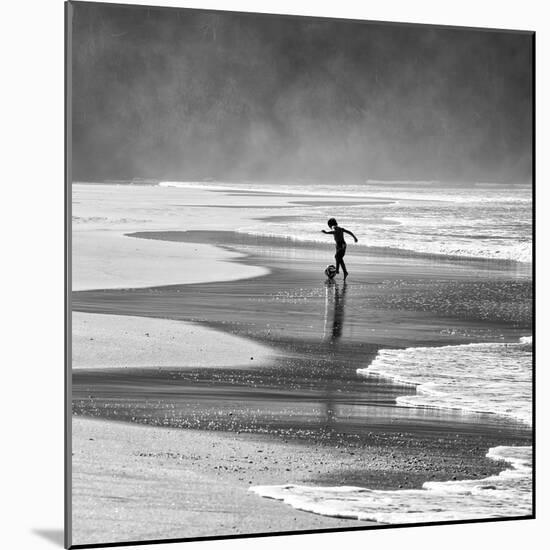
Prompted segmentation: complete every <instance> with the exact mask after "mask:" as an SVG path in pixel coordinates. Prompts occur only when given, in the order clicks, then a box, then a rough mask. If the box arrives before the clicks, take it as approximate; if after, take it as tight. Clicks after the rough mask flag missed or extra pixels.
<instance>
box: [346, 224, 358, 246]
mask: <svg viewBox="0 0 550 550" xmlns="http://www.w3.org/2000/svg"><path fill="white" fill-rule="evenodd" d="M342 231H343V232H344V233H347V234H348V235H351V236H352V237H353V238H354V240H355V242H357V237H356V236H355V235H354V234H353V233H352V232H351V231H348V230H347V229H344V228H343V227H342Z"/></svg>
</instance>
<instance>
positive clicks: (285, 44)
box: [65, 1, 535, 547]
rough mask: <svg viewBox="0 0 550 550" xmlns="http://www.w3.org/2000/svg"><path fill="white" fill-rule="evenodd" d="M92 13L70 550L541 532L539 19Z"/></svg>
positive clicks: (70, 159)
mask: <svg viewBox="0 0 550 550" xmlns="http://www.w3.org/2000/svg"><path fill="white" fill-rule="evenodd" d="M65 25H66V28H65V30H66V118H67V128H66V132H67V134H66V162H67V173H66V199H67V207H66V209H67V211H66V214H67V262H68V275H67V277H68V279H67V284H68V289H67V309H68V312H67V335H66V337H67V365H66V370H67V372H66V376H67V392H66V403H67V405H66V409H67V410H66V422H67V447H66V491H67V508H66V525H65V537H66V538H65V544H66V546H68V547H71V546H74V547H86V546H89V545H102V544H113V543H127V544H131V543H140V542H154V541H170V540H178V541H191V540H201V539H218V538H234V537H254V536H259V535H276V534H277V535H279V534H283V533H284V534H298V533H312V532H335V531H347V530H368V531H371V530H376V529H380V528H385V529H386V528H391V527H398V526H399V527H402V526H413V525H423V526H425V525H436V524H441V523H455V522H478V521H489V520H491V521H497V520H509V519H517V520H525V519H532V518H533V517H534V499H533V495H534V480H533V469H534V465H533V452H532V449H533V440H534V431H533V427H534V412H533V395H534V393H533V378H534V363H533V336H534V307H533V263H534V262H533V257H534V256H533V213H534V210H533V199H534V183H533V181H534V164H533V162H534V150H533V147H534V138H533V132H534V70H535V69H534V38H535V35H534V32H532V31H531V30H525V29H521V30H499V29H489V28H472V27H458V26H442V25H421V24H406V23H398V22H396V23H391V22H381V21H378V22H377V21H368V20H353V19H344V18H328V17H318V16H295V15H276V14H262V13H245V12H238V11H221V10H206V9H196V8H195V9H190V8H173V7H154V6H144V5H130V4H128V5H119V4H108V3H96V2H78V1H76V2H72V1H71V2H67V3H66V4H65ZM365 544H366V543H365Z"/></svg>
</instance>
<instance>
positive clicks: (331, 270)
mask: <svg viewBox="0 0 550 550" xmlns="http://www.w3.org/2000/svg"><path fill="white" fill-rule="evenodd" d="M325 275H326V276H327V277H328V278H329V279H334V276H335V275H336V266H334V265H332V264H330V265H327V268H326V269H325Z"/></svg>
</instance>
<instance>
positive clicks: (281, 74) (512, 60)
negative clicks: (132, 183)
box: [73, 4, 532, 183]
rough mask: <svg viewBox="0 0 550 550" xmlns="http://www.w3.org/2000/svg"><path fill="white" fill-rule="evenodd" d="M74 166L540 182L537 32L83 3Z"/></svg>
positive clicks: (127, 175)
mask: <svg viewBox="0 0 550 550" xmlns="http://www.w3.org/2000/svg"><path fill="white" fill-rule="evenodd" d="M73 42H74V48H73V70H74V89H73V94H74V101H73V148H74V149H73V154H74V161H73V179H74V180H75V181H96V180H105V179H107V180H108V179H131V178H139V177H142V178H156V179H159V180H162V179H171V180H202V179H208V178H212V179H215V180H222V181H223V180H225V181H227V180H229V181H231V180H233V181H234V180H256V181H263V180H279V181H292V180H295V179H297V180H300V179H305V180H326V179H333V180H336V181H346V180H349V181H364V180H366V179H389V180H395V179H407V180H419V179H420V180H422V179H423V180H441V181H449V180H450V181H505V182H521V183H525V182H529V181H530V176H531V172H530V166H531V132H532V127H531V112H532V104H531V93H532V90H531V85H532V82H531V72H530V65H531V56H532V51H531V37H530V36H529V35H526V34H514V33H505V32H487V31H483V30H470V31H468V32H464V31H462V30H453V29H437V28H432V27H414V26H398V25H387V24H386V25H382V24H374V23H368V22H346V21H337V20H335V21H330V20H316V19H309V18H293V17H277V16H269V15H256V14H235V13H229V12H228V13H223V12H218V13H216V12H206V11H201V10H179V11H174V10H165V9H145V8H138V7H134V8H130V9H129V8H121V7H112V6H108V5H90V6H87V5H85V4H81V5H79V6H78V10H76V11H75V14H74V34H73Z"/></svg>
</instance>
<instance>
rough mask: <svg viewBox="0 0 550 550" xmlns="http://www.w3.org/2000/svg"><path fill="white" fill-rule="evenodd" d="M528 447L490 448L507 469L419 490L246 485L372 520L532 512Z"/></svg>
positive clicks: (321, 510) (313, 508) (301, 505)
mask: <svg viewBox="0 0 550 550" xmlns="http://www.w3.org/2000/svg"><path fill="white" fill-rule="evenodd" d="M531 454H532V451H531V447H495V448H493V449H490V451H489V453H487V456H488V457H489V458H492V459H495V460H505V461H507V462H509V463H510V465H511V468H509V469H506V470H504V471H502V472H501V473H500V474H498V475H495V476H490V477H487V478H484V479H480V480H478V479H475V480H461V481H444V482H434V481H429V482H426V483H424V485H423V486H422V488H421V489H405V490H396V491H380V490H372V489H366V488H363V487H347V486H343V487H307V486H302V485H275V486H258V487H252V488H251V490H252V491H253V492H255V493H257V494H258V495H261V496H263V497H267V498H273V499H277V500H282V501H284V502H285V503H287V504H289V505H291V506H293V507H294V508H296V509H297V510H304V511H306V512H313V513H316V514H322V515H326V516H333V517H340V518H350V519H358V520H365V521H368V520H370V521H375V522H378V523H392V524H404V523H422V522H438V521H458V520H472V519H482V518H499V517H521V516H528V515H530V514H531V512H532V502H531V460H532V457H531Z"/></svg>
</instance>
